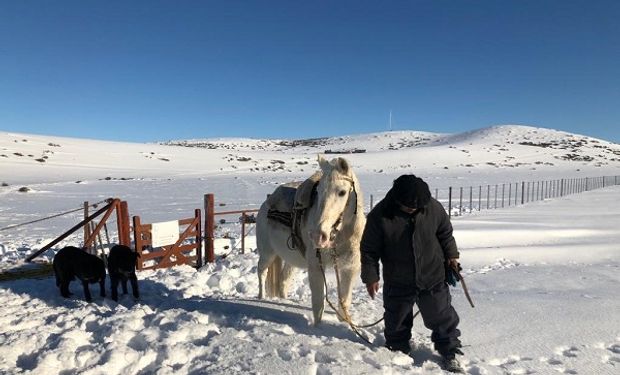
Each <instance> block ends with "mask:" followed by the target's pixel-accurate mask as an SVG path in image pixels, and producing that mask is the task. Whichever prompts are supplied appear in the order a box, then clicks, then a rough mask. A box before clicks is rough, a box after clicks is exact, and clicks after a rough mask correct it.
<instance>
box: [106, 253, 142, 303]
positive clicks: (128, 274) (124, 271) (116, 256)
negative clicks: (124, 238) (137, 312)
mask: <svg viewBox="0 0 620 375" xmlns="http://www.w3.org/2000/svg"><path fill="white" fill-rule="evenodd" d="M139 257H140V254H138V253H137V252H135V251H132V250H131V249H130V248H128V247H127V246H124V245H115V246H114V247H112V249H110V255H109V256H108V272H109V273H110V287H111V289H112V299H113V300H115V301H118V283H119V281H122V283H121V286H122V288H123V294H127V280H129V281H131V289H132V290H133V296H134V297H135V298H139V297H140V292H139V291H138V278H137V277H136V260H138V258H139Z"/></svg>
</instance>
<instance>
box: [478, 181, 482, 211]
mask: <svg viewBox="0 0 620 375" xmlns="http://www.w3.org/2000/svg"><path fill="white" fill-rule="evenodd" d="M478 211H482V185H480V188H479V189H478Z"/></svg>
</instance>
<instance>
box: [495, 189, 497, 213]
mask: <svg viewBox="0 0 620 375" xmlns="http://www.w3.org/2000/svg"><path fill="white" fill-rule="evenodd" d="M495 208H496V209H497V184H495Z"/></svg>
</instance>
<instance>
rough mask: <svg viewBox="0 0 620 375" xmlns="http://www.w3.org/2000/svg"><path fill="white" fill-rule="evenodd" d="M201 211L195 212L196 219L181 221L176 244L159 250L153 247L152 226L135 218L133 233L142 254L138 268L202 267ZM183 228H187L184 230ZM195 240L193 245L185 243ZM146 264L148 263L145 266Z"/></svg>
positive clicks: (137, 247)
mask: <svg viewBox="0 0 620 375" xmlns="http://www.w3.org/2000/svg"><path fill="white" fill-rule="evenodd" d="M200 220H201V219H200V209H196V210H195V211H194V217H193V218H189V219H181V220H179V221H178V222H179V229H180V232H181V234H180V235H179V239H178V240H177V241H176V243H174V244H171V245H165V246H161V247H158V248H153V246H152V243H153V242H152V234H151V229H152V224H142V223H141V222H140V217H139V216H134V217H133V232H134V241H135V245H136V251H137V252H138V253H139V254H140V258H138V264H137V268H138V269H139V270H149V269H157V268H168V267H172V266H176V265H179V264H189V265H191V266H194V267H196V268H199V267H201V266H202V233H201V231H202V228H201V224H200ZM183 226H186V227H185V228H184V229H182V227H183ZM190 238H194V242H193V243H184V242H187V241H186V240H188V239H190ZM145 263H148V264H146V265H145Z"/></svg>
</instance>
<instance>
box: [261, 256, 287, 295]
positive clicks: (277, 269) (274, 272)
mask: <svg viewBox="0 0 620 375" xmlns="http://www.w3.org/2000/svg"><path fill="white" fill-rule="evenodd" d="M282 268H283V262H282V258H280V257H279V256H276V259H274V261H273V262H271V264H270V265H269V267H268V268H267V279H266V280H265V292H266V294H267V297H280V294H281V290H282V282H283V280H282Z"/></svg>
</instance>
